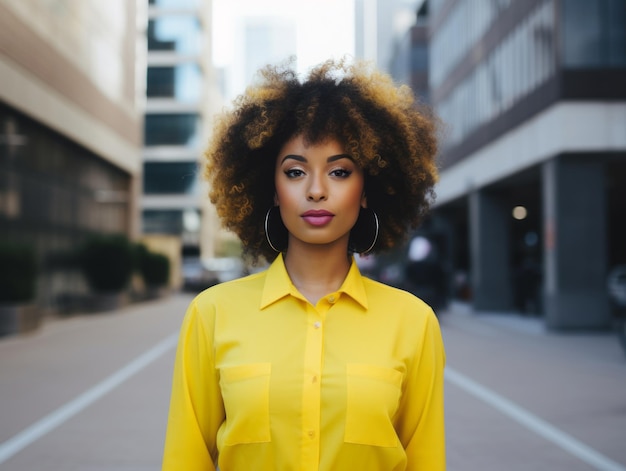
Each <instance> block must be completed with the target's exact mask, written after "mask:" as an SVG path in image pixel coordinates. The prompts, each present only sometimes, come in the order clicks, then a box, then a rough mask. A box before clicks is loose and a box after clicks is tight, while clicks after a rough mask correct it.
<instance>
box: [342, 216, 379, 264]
mask: <svg viewBox="0 0 626 471" xmlns="http://www.w3.org/2000/svg"><path fill="white" fill-rule="evenodd" d="M379 229H380V227H379V223H378V215H377V214H376V213H375V212H374V211H373V210H371V209H369V208H363V207H361V209H360V210H359V217H358V218H357V220H356V223H355V224H354V227H353V228H352V230H351V231H350V240H349V241H348V250H350V252H352V253H358V254H361V255H365V254H367V253H369V252H370V251H371V250H372V249H373V248H374V246H375V245H376V242H377V241H378V232H379Z"/></svg>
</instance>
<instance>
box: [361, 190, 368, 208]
mask: <svg viewBox="0 0 626 471" xmlns="http://www.w3.org/2000/svg"><path fill="white" fill-rule="evenodd" d="M361 207H362V208H367V196H365V193H363V195H362V196H361Z"/></svg>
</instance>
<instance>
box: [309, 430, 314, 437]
mask: <svg viewBox="0 0 626 471" xmlns="http://www.w3.org/2000/svg"><path fill="white" fill-rule="evenodd" d="M313 437H315V432H314V431H313V430H309V438H313Z"/></svg>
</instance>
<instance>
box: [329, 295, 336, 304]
mask: <svg viewBox="0 0 626 471" xmlns="http://www.w3.org/2000/svg"><path fill="white" fill-rule="evenodd" d="M328 302H329V303H331V304H332V303H334V302H335V297H334V296H329V297H328Z"/></svg>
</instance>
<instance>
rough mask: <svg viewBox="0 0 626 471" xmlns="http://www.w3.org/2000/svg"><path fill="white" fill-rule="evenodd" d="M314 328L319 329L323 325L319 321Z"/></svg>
mask: <svg viewBox="0 0 626 471" xmlns="http://www.w3.org/2000/svg"><path fill="white" fill-rule="evenodd" d="M313 327H315V328H316V329H319V328H320V327H322V323H321V322H320V321H317V322H316V323H315V324H313Z"/></svg>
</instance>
